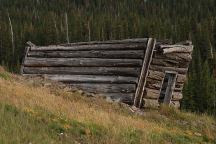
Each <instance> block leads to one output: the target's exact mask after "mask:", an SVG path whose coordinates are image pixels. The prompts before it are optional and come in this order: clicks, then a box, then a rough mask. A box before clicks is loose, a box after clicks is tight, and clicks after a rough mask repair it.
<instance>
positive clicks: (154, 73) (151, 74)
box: [148, 70, 165, 81]
mask: <svg viewBox="0 0 216 144" xmlns="http://www.w3.org/2000/svg"><path fill="white" fill-rule="evenodd" d="M148 72H149V74H148V78H151V79H155V80H159V81H162V80H163V78H164V76H165V73H164V72H160V71H153V70H149V71H148Z"/></svg>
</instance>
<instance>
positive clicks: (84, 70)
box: [23, 67, 141, 77]
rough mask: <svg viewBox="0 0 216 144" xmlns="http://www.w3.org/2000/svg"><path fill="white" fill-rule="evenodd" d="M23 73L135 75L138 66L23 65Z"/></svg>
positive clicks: (138, 72)
mask: <svg viewBox="0 0 216 144" xmlns="http://www.w3.org/2000/svg"><path fill="white" fill-rule="evenodd" d="M23 71H24V73H25V74H70V75H117V76H136V77H138V75H139V74H140V71H141V68H138V67H134V68H133V67H132V68H130V67H24V69H23Z"/></svg>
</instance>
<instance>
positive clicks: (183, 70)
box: [149, 65, 188, 74]
mask: <svg viewBox="0 0 216 144" xmlns="http://www.w3.org/2000/svg"><path fill="white" fill-rule="evenodd" d="M149 69H150V70H154V71H161V72H165V71H174V72H178V73H179V74H187V71H188V68H176V67H163V66H156V65H151V66H150V68H149Z"/></svg>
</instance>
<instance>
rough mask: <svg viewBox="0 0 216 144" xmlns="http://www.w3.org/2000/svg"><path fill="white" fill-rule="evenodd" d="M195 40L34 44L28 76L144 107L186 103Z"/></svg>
mask: <svg viewBox="0 0 216 144" xmlns="http://www.w3.org/2000/svg"><path fill="white" fill-rule="evenodd" d="M192 51H193V45H192V43H191V42H185V43H178V44H173V45H170V44H163V43H161V42H156V40H155V39H153V38H140V39H126V40H112V41H103V42H95V41H94V42H80V43H70V44H62V45H51V46H36V45H34V44H30V46H28V47H27V48H26V55H25V58H24V60H23V63H22V68H21V73H22V75H24V76H43V77H45V78H47V79H51V80H55V81H60V82H63V83H66V84H67V85H68V86H70V87H76V88H78V89H81V90H84V91H86V92H89V93H94V94H98V95H103V96H106V97H107V98H108V99H112V100H113V101H118V102H123V103H127V104H130V105H134V106H136V107H138V108H143V107H145V108H158V107H159V106H160V104H167V105H172V106H174V107H177V108H179V107H180V100H181V99H182V98H183V96H182V89H183V86H184V83H185V81H186V78H187V77H186V76H187V71H188V67H189V64H190V61H191V60H192V56H191V55H192Z"/></svg>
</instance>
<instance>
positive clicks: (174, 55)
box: [154, 53, 192, 62]
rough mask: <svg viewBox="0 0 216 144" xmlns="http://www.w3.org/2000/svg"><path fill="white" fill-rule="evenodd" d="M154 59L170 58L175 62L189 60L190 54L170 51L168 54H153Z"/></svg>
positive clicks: (190, 58)
mask: <svg viewBox="0 0 216 144" xmlns="http://www.w3.org/2000/svg"><path fill="white" fill-rule="evenodd" d="M154 58H156V59H170V60H174V61H177V62H190V61H191V60H192V56H191V54H190V53H170V54H163V55H162V54H155V56H154Z"/></svg>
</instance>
